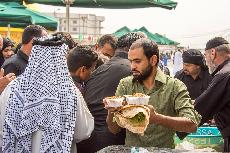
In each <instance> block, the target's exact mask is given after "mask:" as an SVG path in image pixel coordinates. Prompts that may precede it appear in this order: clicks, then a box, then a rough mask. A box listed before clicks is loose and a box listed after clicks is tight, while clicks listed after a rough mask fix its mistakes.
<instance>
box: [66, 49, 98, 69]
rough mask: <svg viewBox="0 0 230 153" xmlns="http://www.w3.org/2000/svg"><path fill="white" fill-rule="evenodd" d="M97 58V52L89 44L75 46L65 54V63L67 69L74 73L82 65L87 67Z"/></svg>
mask: <svg viewBox="0 0 230 153" xmlns="http://www.w3.org/2000/svg"><path fill="white" fill-rule="evenodd" d="M97 59H98V55H97V53H95V52H94V51H92V49H91V48H90V47H89V46H76V47H75V48H73V49H72V50H70V51H69V53H68V55H67V65H68V68H69V71H70V72H72V73H74V72H76V71H77V69H79V68H80V67H82V66H85V67H86V68H87V69H89V68H90V67H91V66H92V65H93V63H94V62H96V61H97Z"/></svg>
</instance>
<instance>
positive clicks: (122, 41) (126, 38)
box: [117, 32, 147, 49]
mask: <svg viewBox="0 0 230 153" xmlns="http://www.w3.org/2000/svg"><path fill="white" fill-rule="evenodd" d="M146 37H147V36H146V35H145V34H144V33H143V32H130V33H127V34H125V35H123V36H121V37H120V38H118V42H117V48H127V49H129V48H130V46H131V45H132V43H133V42H135V41H136V40H138V39H140V38H146Z"/></svg>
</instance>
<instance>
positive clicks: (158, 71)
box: [155, 68, 166, 84]
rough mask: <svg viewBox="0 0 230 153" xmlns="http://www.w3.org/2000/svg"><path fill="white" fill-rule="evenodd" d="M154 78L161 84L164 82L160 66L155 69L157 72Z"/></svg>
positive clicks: (164, 78)
mask: <svg viewBox="0 0 230 153" xmlns="http://www.w3.org/2000/svg"><path fill="white" fill-rule="evenodd" d="M155 80H156V81H157V82H161V83H163V84H166V76H165V74H164V73H163V72H162V71H161V70H160V68H158V69H157V74H156V77H155Z"/></svg>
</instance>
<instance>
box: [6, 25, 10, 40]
mask: <svg viewBox="0 0 230 153" xmlns="http://www.w3.org/2000/svg"><path fill="white" fill-rule="evenodd" d="M7 37H8V38H10V24H8V25H7Z"/></svg>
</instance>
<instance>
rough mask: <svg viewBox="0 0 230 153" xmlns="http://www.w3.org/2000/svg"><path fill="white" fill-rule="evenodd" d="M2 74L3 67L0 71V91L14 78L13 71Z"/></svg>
mask: <svg viewBox="0 0 230 153" xmlns="http://www.w3.org/2000/svg"><path fill="white" fill-rule="evenodd" d="M3 75H4V69H1V71H0V92H2V91H3V90H4V89H5V88H6V86H7V85H8V84H9V83H10V82H11V81H12V80H14V79H15V78H16V76H15V74H14V73H9V74H7V75H6V76H3Z"/></svg>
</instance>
